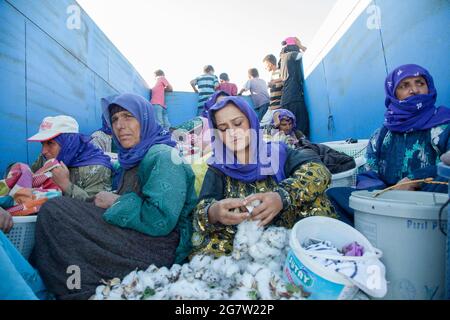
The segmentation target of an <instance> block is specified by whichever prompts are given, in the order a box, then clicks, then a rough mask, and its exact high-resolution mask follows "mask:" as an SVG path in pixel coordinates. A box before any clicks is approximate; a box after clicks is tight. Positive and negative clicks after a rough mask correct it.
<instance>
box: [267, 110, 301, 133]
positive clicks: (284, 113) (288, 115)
mask: <svg viewBox="0 0 450 320" xmlns="http://www.w3.org/2000/svg"><path fill="white" fill-rule="evenodd" d="M275 114H278V119H280V121H281V120H292V129H291V131H290V132H289V134H291V133H292V132H295V129H297V119H296V117H295V116H294V114H293V113H292V112H290V111H289V110H287V109H278V110H275V112H274V113H273V115H274V117H275ZM274 117H272V125H273V126H274V125H275V118H274Z"/></svg>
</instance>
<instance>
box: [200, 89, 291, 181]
mask: <svg viewBox="0 0 450 320" xmlns="http://www.w3.org/2000/svg"><path fill="white" fill-rule="evenodd" d="M230 103H231V104H234V105H235V106H236V107H237V108H238V109H239V110H240V111H241V112H242V113H244V115H245V116H246V117H247V119H248V121H249V124H250V130H251V140H250V155H251V156H256V159H252V160H251V163H250V164H240V163H238V161H237V159H236V156H235V155H234V153H233V151H230V150H229V149H228V148H227V147H226V146H225V144H224V143H223V142H222V140H221V139H220V138H219V137H218V136H216V135H217V130H214V131H213V132H212V135H211V142H212V146H213V155H212V157H211V158H210V159H209V160H208V164H209V165H210V166H211V167H213V168H215V169H217V170H219V171H221V172H222V173H223V174H225V175H227V176H229V177H231V178H233V179H236V180H239V181H242V182H246V183H252V182H255V181H261V180H265V179H267V177H268V176H274V178H275V180H276V181H277V182H280V181H282V180H284V179H285V178H286V176H285V172H284V165H285V163H286V159H287V146H286V145H285V144H284V143H266V142H264V141H263V134H262V132H261V130H260V126H259V120H258V116H257V115H256V113H255V111H254V110H253V109H252V108H251V107H250V106H249V105H248V103H247V102H246V101H245V100H244V99H242V98H240V97H227V98H226V99H225V100H223V101H221V102H219V103H217V104H215V105H213V106H212V107H211V109H210V110H209V112H208V120H209V126H210V128H214V129H216V128H215V125H214V123H215V121H214V120H213V119H214V114H215V113H216V112H217V111H218V110H221V109H222V108H224V107H225V106H227V105H228V104H230Z"/></svg>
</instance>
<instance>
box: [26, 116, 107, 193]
mask: <svg viewBox="0 0 450 320" xmlns="http://www.w3.org/2000/svg"><path fill="white" fill-rule="evenodd" d="M90 140H91V138H90V137H88V136H85V135H83V134H81V133H79V127H78V123H77V121H76V120H75V119H74V118H72V117H68V116H56V117H47V118H45V119H44V120H43V121H42V123H41V126H40V129H39V133H37V134H36V135H34V136H33V137H31V138H29V139H28V141H32V142H40V143H41V144H42V150H41V154H40V156H39V158H38V159H37V160H36V162H35V163H34V164H33V165H32V166H31V170H32V171H33V172H35V171H37V170H38V169H40V168H42V167H43V166H44V164H45V163H46V161H48V160H51V159H56V160H58V161H59V163H60V165H61V167H57V168H55V169H53V170H52V180H53V181H54V182H55V183H56V184H57V185H58V186H60V187H61V189H62V190H63V195H64V196H67V197H71V198H76V199H80V200H87V199H89V198H91V197H93V196H95V195H96V194H97V193H99V192H101V191H105V190H110V189H111V169H112V167H111V159H110V158H109V157H108V156H106V155H104V154H103V152H102V151H101V150H100V149H98V148H97V147H96V146H94V145H93V144H92V143H90Z"/></svg>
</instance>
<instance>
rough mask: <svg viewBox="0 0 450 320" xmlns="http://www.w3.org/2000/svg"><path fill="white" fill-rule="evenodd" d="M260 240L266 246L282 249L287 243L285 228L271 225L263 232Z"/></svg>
mask: <svg viewBox="0 0 450 320" xmlns="http://www.w3.org/2000/svg"><path fill="white" fill-rule="evenodd" d="M261 240H262V241H263V242H265V243H267V245H268V246H270V247H272V248H276V249H278V250H282V249H284V248H285V247H286V245H288V241H287V240H288V237H287V232H286V229H284V228H276V227H271V228H269V229H268V230H266V231H265V232H264V234H263V235H262V237H261Z"/></svg>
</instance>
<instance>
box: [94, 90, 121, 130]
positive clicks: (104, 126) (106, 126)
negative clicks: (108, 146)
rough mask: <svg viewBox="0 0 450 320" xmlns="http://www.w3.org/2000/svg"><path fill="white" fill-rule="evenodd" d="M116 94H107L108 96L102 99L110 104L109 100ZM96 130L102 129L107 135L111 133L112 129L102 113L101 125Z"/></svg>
mask: <svg viewBox="0 0 450 320" xmlns="http://www.w3.org/2000/svg"><path fill="white" fill-rule="evenodd" d="M117 96H118V95H117V94H115V95H112V96H109V97H106V98H103V99H104V100H105V101H107V103H108V105H109V104H111V101H113V100H114V99H115V98H116V97H117ZM103 99H102V101H103ZM98 131H102V132H104V133H106V134H107V135H110V136H111V135H112V129H111V127H110V126H109V124H108V121H106V119H105V115H104V114H102V127H101V128H100V129H98Z"/></svg>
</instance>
